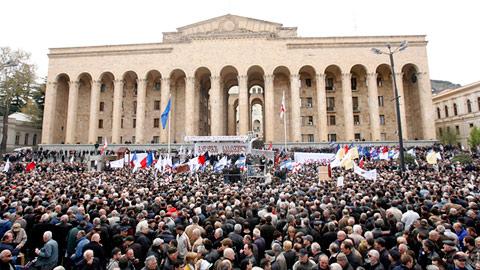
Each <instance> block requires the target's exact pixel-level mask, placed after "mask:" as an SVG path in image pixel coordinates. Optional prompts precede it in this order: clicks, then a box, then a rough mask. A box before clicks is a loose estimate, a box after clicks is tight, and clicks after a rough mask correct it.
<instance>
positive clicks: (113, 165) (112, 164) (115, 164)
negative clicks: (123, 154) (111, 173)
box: [110, 158, 125, 168]
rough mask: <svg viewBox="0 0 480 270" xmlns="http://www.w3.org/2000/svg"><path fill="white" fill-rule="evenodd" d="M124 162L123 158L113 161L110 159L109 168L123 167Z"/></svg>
mask: <svg viewBox="0 0 480 270" xmlns="http://www.w3.org/2000/svg"><path fill="white" fill-rule="evenodd" d="M124 163H125V159H123V158H122V159H118V160H115V161H110V168H123V165H124Z"/></svg>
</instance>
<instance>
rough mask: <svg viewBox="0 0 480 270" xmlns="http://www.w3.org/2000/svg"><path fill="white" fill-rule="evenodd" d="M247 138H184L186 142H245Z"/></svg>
mask: <svg viewBox="0 0 480 270" xmlns="http://www.w3.org/2000/svg"><path fill="white" fill-rule="evenodd" d="M247 140H248V136H185V138H184V141H186V142H246V141H247Z"/></svg>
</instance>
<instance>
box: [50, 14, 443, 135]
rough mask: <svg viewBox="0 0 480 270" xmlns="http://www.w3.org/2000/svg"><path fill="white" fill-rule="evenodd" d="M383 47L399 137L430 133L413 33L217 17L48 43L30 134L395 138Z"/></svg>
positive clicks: (421, 41) (420, 44)
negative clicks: (357, 33)
mask: <svg viewBox="0 0 480 270" xmlns="http://www.w3.org/2000/svg"><path fill="white" fill-rule="evenodd" d="M404 40H407V41H408V42H409V48H408V49H407V50H405V51H402V52H401V53H399V54H396V55H395V62H396V64H397V65H396V70H395V74H394V76H395V77H396V79H397V84H398V89H399V95H400V99H401V100H400V107H401V108H400V110H401V112H402V113H401V116H402V122H403V132H404V138H405V139H407V140H408V139H410V140H414V139H434V138H435V131H434V118H433V107H432V99H431V90H430V89H431V85H430V78H429V74H428V61H427V53H426V45H427V41H426V40H425V36H423V35H416V36H367V37H298V36H297V29H296V28H295V27H284V26H282V24H279V23H274V22H267V21H262V20H257V19H251V18H246V17H241V16H235V15H225V16H221V17H217V18H213V19H210V20H206V21H202V22H198V23H195V24H191V25H188V26H184V27H180V28H178V29H177V31H176V32H167V33H163V42H161V43H153V44H131V45H109V46H92V47H75V48H56V49H50V53H49V71H48V83H47V91H46V101H45V102H46V103H45V112H44V122H43V136H42V142H43V143H45V144H58V143H67V144H75V143H88V144H91V143H95V142H100V141H102V140H103V139H104V138H107V139H108V142H113V143H126V142H132V143H139V144H144V143H150V142H154V143H157V142H162V143H165V142H166V141H167V137H168V136H167V130H166V129H165V130H164V129H161V121H160V115H161V113H162V111H163V109H164V108H165V107H166V104H167V102H168V99H169V97H170V96H171V98H172V111H171V113H172V114H171V132H172V133H171V134H172V142H182V141H183V138H184V136H186V135H236V134H242V135H244V134H247V133H248V132H250V131H253V132H254V133H255V134H257V135H258V136H259V137H261V138H263V139H264V140H265V141H266V142H283V140H284V128H283V121H282V120H281V119H280V116H279V110H280V104H281V100H282V96H283V94H285V99H286V110H287V111H286V117H287V121H286V123H287V130H288V134H287V140H288V141H289V142H302V141H303V142H327V141H353V140H367V141H380V140H396V139H397V134H396V127H397V124H396V120H395V106H394V99H393V96H394V95H393V90H392V72H391V69H390V65H389V59H388V56H387V55H374V54H372V53H371V51H370V48H371V47H383V46H385V44H387V43H390V44H392V45H393V46H398V45H399V44H400V42H402V41H404Z"/></svg>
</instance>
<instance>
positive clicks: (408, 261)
mask: <svg viewBox="0 0 480 270" xmlns="http://www.w3.org/2000/svg"><path fill="white" fill-rule="evenodd" d="M400 262H401V263H402V264H403V265H405V266H406V267H407V268H408V269H413V266H414V261H413V257H412V256H410V255H408V254H403V255H402V256H401V257H400Z"/></svg>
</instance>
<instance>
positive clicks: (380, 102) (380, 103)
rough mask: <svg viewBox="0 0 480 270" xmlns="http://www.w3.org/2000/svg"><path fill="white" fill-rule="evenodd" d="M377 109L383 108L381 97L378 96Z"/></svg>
mask: <svg viewBox="0 0 480 270" xmlns="http://www.w3.org/2000/svg"><path fill="white" fill-rule="evenodd" d="M378 107H383V96H378Z"/></svg>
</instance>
